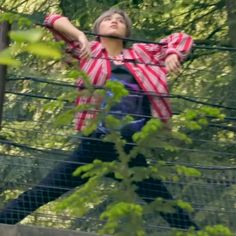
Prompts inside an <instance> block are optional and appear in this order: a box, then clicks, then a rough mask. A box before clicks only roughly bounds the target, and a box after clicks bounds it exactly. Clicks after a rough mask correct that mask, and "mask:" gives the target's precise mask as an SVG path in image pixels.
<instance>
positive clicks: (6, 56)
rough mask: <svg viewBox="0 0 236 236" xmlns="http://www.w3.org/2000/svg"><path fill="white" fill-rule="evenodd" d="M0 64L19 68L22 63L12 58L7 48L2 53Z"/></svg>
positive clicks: (0, 54) (0, 53)
mask: <svg viewBox="0 0 236 236" xmlns="http://www.w3.org/2000/svg"><path fill="white" fill-rule="evenodd" d="M0 64H2V65H7V66H19V65H20V64H21V63H20V61H18V60H16V59H14V58H12V57H11V51H10V49H9V48H7V49H5V50H3V51H1V52H0Z"/></svg>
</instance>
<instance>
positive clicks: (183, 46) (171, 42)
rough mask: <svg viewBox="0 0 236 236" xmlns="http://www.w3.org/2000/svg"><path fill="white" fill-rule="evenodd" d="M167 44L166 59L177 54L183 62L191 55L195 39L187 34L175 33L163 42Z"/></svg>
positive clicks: (162, 41)
mask: <svg viewBox="0 0 236 236" xmlns="http://www.w3.org/2000/svg"><path fill="white" fill-rule="evenodd" d="M161 43H164V44H166V46H165V47H166V50H165V57H167V56H168V55H170V54H177V55H178V57H179V59H180V60H181V61H183V60H184V59H185V58H186V57H187V56H188V54H189V53H190V51H191V49H192V45H193V39H192V37H191V36H190V35H188V34H185V33H182V32H181V33H174V34H171V35H169V36H167V37H166V38H164V39H162V40H161Z"/></svg>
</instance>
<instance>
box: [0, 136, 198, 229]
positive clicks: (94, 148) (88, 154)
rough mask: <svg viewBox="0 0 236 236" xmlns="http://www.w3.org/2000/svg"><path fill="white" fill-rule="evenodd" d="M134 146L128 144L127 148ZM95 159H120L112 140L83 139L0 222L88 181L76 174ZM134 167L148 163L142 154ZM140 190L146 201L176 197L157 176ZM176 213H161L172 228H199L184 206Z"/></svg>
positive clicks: (18, 218)
mask: <svg viewBox="0 0 236 236" xmlns="http://www.w3.org/2000/svg"><path fill="white" fill-rule="evenodd" d="M129 148H130V147H129V146H127V149H129ZM94 159H100V160H102V161H112V160H114V159H116V154H115V150H114V147H113V145H112V144H111V143H105V142H102V141H100V140H97V141H89V140H82V143H81V145H80V146H79V148H78V149H77V150H76V151H75V152H74V153H73V154H72V155H71V156H70V157H69V158H68V159H67V160H66V161H65V162H62V163H60V164H59V165H58V166H56V167H55V168H54V169H53V170H52V171H51V172H50V173H49V174H48V175H47V176H46V177H45V178H44V179H43V180H42V181H41V182H40V183H39V184H38V185H36V186H34V187H32V188H31V189H29V190H28V191H25V192H24V193H22V194H21V195H20V196H19V197H18V198H17V199H15V200H12V201H10V202H9V203H8V204H7V205H6V206H5V207H4V208H3V209H2V210H1V211H0V223H6V224H15V223H17V222H19V221H21V220H22V219H23V218H24V217H26V216H27V215H29V214H31V213H32V212H33V211H34V210H36V209H37V208H39V207H40V206H42V205H44V204H46V203H48V202H50V201H53V200H55V199H57V198H58V197H60V196H61V195H62V194H64V193H66V192H67V191H69V190H70V189H72V188H74V187H76V186H80V185H81V184H84V183H85V182H86V180H84V179H81V178H80V177H78V176H73V175H72V173H73V172H74V170H75V169H76V168H78V167H79V166H81V165H84V164H87V163H91V162H92V161H93V160H94ZM130 164H131V165H132V166H147V163H146V161H145V158H144V157H142V156H138V157H137V158H136V159H134V160H133V161H132V163H130ZM137 187H138V188H137V193H138V195H139V196H140V197H142V198H143V200H144V201H146V202H151V201H152V200H153V199H155V198H157V197H162V198H164V199H172V196H171V194H170V193H169V191H168V190H167V188H166V187H165V185H164V184H163V183H162V182H161V181H160V180H156V179H148V180H144V181H142V182H139V183H137ZM175 209H176V211H175V213H171V214H170V213H168V214H167V213H161V216H162V217H163V218H164V219H165V220H166V221H167V222H168V223H169V225H170V226H171V227H176V228H182V229H187V228H189V227H191V226H193V227H195V228H196V229H197V228H198V227H197V226H196V225H195V224H194V223H193V222H192V221H191V219H190V218H189V216H188V214H187V213H186V212H185V211H183V210H182V209H181V208H179V207H176V208H175Z"/></svg>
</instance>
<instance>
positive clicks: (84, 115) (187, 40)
mask: <svg viewBox="0 0 236 236" xmlns="http://www.w3.org/2000/svg"><path fill="white" fill-rule="evenodd" d="M61 17H63V16H60V15H49V16H47V17H46V19H45V22H44V24H45V26H46V27H48V28H49V29H50V30H51V31H52V32H53V34H54V36H55V38H56V40H64V41H65V43H66V51H67V52H69V53H71V54H72V55H73V56H74V57H75V58H77V59H78V61H79V66H80V69H81V70H82V71H84V72H86V74H87V75H88V78H89V79H90V81H91V83H92V84H93V85H95V86H103V85H104V84H105V82H106V80H107V79H109V78H110V74H111V65H110V61H109V57H108V53H107V51H106V50H105V48H104V47H103V46H102V44H101V43H100V42H98V41H91V42H90V48H91V55H92V57H91V58H89V59H80V48H79V44H78V42H75V41H71V40H69V39H67V38H66V36H64V35H62V34H61V33H60V32H57V31H56V30H55V29H54V28H53V24H54V22H55V21H56V20H58V19H60V18H61ZM161 43H165V45H164V46H163V45H158V44H145V43H135V44H133V45H132V46H131V47H130V48H125V49H123V57H124V66H125V67H126V68H128V70H129V71H130V73H131V74H132V75H133V76H134V78H135V79H136V81H137V83H138V84H139V86H140V87H141V88H142V90H143V91H144V92H146V93H147V94H150V95H148V98H149V101H150V106H151V112H152V116H153V117H156V118H160V119H161V120H163V121H164V122H166V121H168V119H169V118H170V117H171V108H170V104H169V101H168V99H167V98H165V97H162V95H168V86H167V78H166V75H167V70H166V68H165V58H166V57H167V56H168V55H170V54H177V55H178V57H179V59H180V60H181V61H183V60H184V59H185V58H186V56H187V55H188V53H189V52H190V50H191V47H192V44H193V40H192V38H191V37H190V36H189V35H187V34H185V33H182V32H181V33H174V34H171V35H169V36H168V37H166V38H164V39H162V40H161ZM82 85H83V80H82V79H78V87H81V86H82ZM76 104H77V105H78V106H79V105H83V104H85V105H86V104H94V105H95V104H96V98H95V97H93V96H90V97H78V98H77V101H76ZM97 112H98V111H97V110H95V109H94V110H92V109H89V110H84V111H82V112H78V113H77V115H76V129H77V130H82V129H83V128H84V127H86V126H87V125H88V124H89V121H91V119H92V120H93V119H94V118H95V117H96V114H97Z"/></svg>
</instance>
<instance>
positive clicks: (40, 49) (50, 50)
mask: <svg viewBox="0 0 236 236" xmlns="http://www.w3.org/2000/svg"><path fill="white" fill-rule="evenodd" d="M26 51H28V52H29V53H32V54H35V55H37V56H40V57H45V58H53V59H60V58H61V52H60V51H59V50H58V49H57V48H55V47H53V46H49V45H47V44H46V43H33V44H30V45H29V46H27V48H26Z"/></svg>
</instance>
